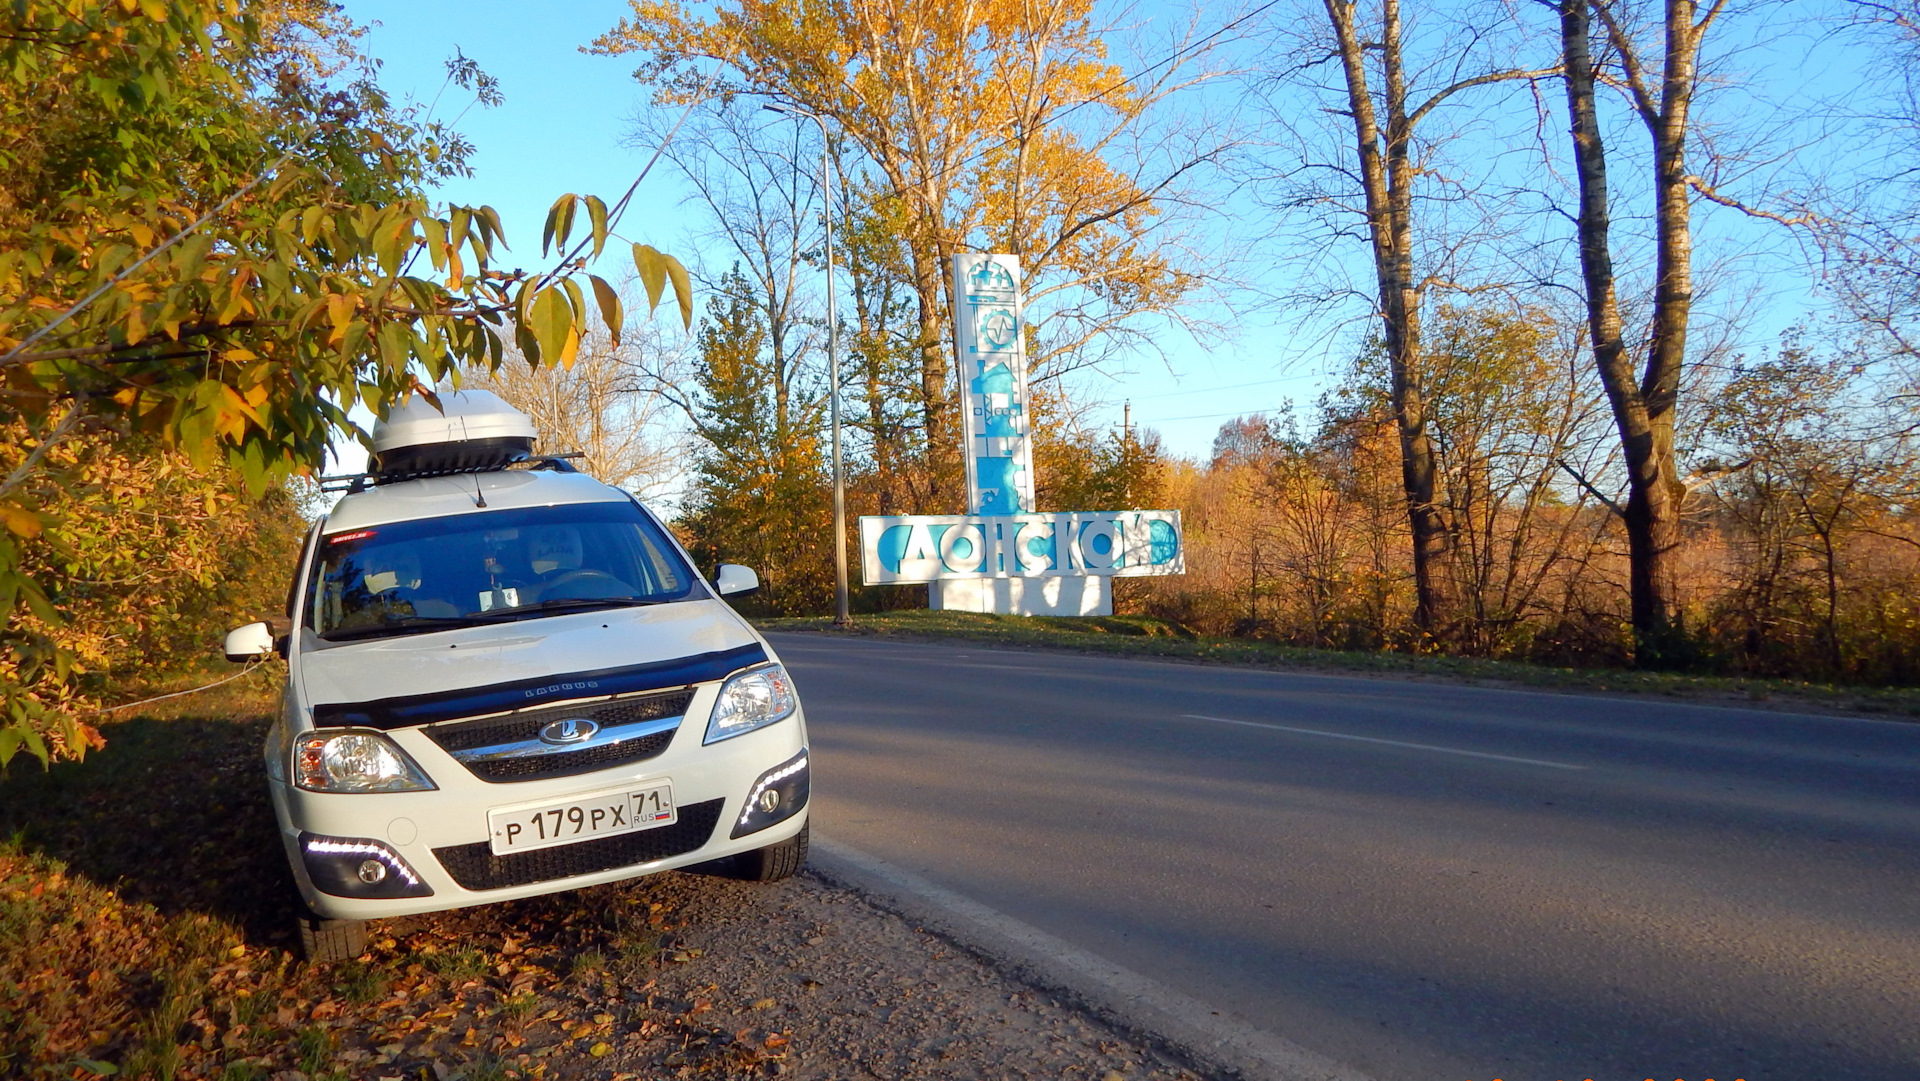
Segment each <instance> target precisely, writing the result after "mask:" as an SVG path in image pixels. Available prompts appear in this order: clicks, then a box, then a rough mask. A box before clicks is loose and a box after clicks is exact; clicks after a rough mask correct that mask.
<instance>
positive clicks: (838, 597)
mask: <svg viewBox="0 0 1920 1081" xmlns="http://www.w3.org/2000/svg"><path fill="white" fill-rule="evenodd" d="M762 108H764V109H766V110H767V111H768V112H770V113H782V114H785V115H788V116H804V117H806V118H807V119H809V120H812V121H813V122H814V123H815V124H818V125H820V197H821V200H822V205H823V206H824V207H825V208H826V214H825V215H824V217H825V218H826V222H827V384H828V385H827V397H828V401H829V403H830V409H831V412H832V417H833V625H834V626H836V627H851V626H853V613H852V612H851V611H850V610H849V609H848V607H847V474H846V470H845V469H844V468H842V466H841V463H840V316H839V313H838V311H837V310H836V309H835V308H834V303H833V166H832V157H831V153H830V149H829V147H828V146H827V122H826V121H824V120H822V119H820V117H819V116H818V115H816V114H814V113H810V112H808V111H807V110H805V109H799V108H795V107H794V106H791V105H765V106H762ZM797 224H798V223H796V226H797Z"/></svg>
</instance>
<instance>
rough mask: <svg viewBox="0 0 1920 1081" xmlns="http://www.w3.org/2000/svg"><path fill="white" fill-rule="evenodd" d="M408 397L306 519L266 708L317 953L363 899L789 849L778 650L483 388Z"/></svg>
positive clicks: (729, 585) (795, 780) (637, 509)
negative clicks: (366, 466)
mask: <svg viewBox="0 0 1920 1081" xmlns="http://www.w3.org/2000/svg"><path fill="white" fill-rule="evenodd" d="M440 401H441V404H442V406H443V407H444V409H445V412H444V413H442V412H441V411H440V410H438V409H436V408H434V406H432V405H431V404H429V403H427V402H425V401H422V400H415V401H414V402H411V403H409V404H408V405H406V406H403V407H401V408H400V409H398V410H396V411H395V413H394V415H393V417H392V418H390V419H389V421H387V422H386V423H384V424H382V425H380V426H378V427H376V429H375V431H374V449H375V454H374V472H373V473H372V474H370V475H369V476H368V477H366V478H362V479H359V480H357V481H356V482H355V483H354V485H353V488H352V489H351V490H350V491H349V492H348V494H347V495H346V496H344V497H343V498H342V499H341V500H340V502H339V504H338V505H337V506H336V507H334V509H333V511H332V512H331V513H329V514H328V515H327V516H326V517H325V518H324V519H322V520H321V521H320V523H319V524H318V525H316V526H315V527H314V529H313V531H312V533H311V534H310V535H309V537H308V539H307V544H306V550H305V553H304V554H303V555H302V557H301V562H300V566H299V568H298V570H297V571H296V573H295V576H294V580H293V585H292V589H291V591H290V594H289V601H288V611H287V615H288V618H289V619H290V620H291V622H292V627H291V631H290V632H289V633H288V635H286V636H285V637H284V638H282V639H280V640H278V641H276V640H275V639H274V638H273V636H272V634H271V631H270V630H269V628H268V625H267V624H266V623H252V624H248V625H247V626H244V627H241V628H238V629H237V630H235V631H233V632H232V633H230V634H229V635H228V636H227V641H226V654H227V657H228V659H229V660H235V661H245V660H253V659H258V658H261V657H264V656H265V655H267V654H268V653H270V652H272V651H274V650H275V649H279V650H280V651H281V652H282V653H283V654H284V656H285V657H286V658H287V687H286V695H285V705H284V708H283V710H282V712H281V715H280V717H279V719H278V720H277V721H276V722H275V723H274V725H273V728H272V730H271V731H270V732H269V734H268V737H267V743H266V769H267V776H268V782H269V787H270V788H271V790H272V796H273V807H274V814H275V816H276V817H277V818H278V820H279V827H280V837H281V840H282V841H283V842H284V843H285V845H286V850H287V857H288V860H289V862H290V863H291V864H292V867H293V876H294V879H295V881H296V882H297V883H298V885H299V890H300V894H301V896H302V898H303V900H304V901H305V904H306V907H307V909H308V910H309V911H308V912H306V913H303V914H302V918H301V925H300V926H301V938H302V945H303V946H304V947H305V948H306V950H307V954H308V956H309V957H310V958H312V959H315V960H329V959H338V958H342V957H351V956H355V955H357V954H358V953H360V952H361V950H362V948H363V945H364V941H365V930H364V922H363V921H365V920H368V919H377V918H385V917H392V916H403V915H409V914H414V913H421V912H431V911H438V910H442V909H450V908H460V907H463V906H467V905H477V904H487V903H490V902H494V901H503V900H510V899H513V898H519V897H530V896H533V895H536V894H543V893H552V892H556V891H559V890H570V889H578V888H580V887H583V886H592V885H597V884H600V883H604V882H614V881H618V880H621V879H626V878H633V877H636V876H639V875H645V874H651V873H653V872H656V871H662V870H667V869H669V868H675V867H686V866H688V865H691V864H700V863H708V862H710V861H715V860H722V859H725V860H727V861H728V864H727V866H728V867H729V869H730V870H731V871H732V872H733V873H735V874H737V875H739V876H741V877H745V878H750V879H757V880H761V881H771V880H774V879H779V878H785V877H787V876H789V875H791V874H793V873H794V872H795V871H797V870H798V869H799V868H800V866H801V864H802V863H803V862H804V861H805V859H806V853H807V798H808V794H809V781H810V777H809V769H808V760H807V730H806V722H805V719H804V717H803V716H802V713H801V709H800V700H799V697H798V695H797V694H796V693H795V690H794V686H793V681H792V679H791V678H790V677H789V676H788V675H787V672H786V669H785V668H783V667H782V666H781V664H780V659H779V658H778V657H777V656H775V655H774V651H773V649H772V647H770V646H769V645H768V644H767V643H766V640H765V639H763V638H761V637H760V635H759V634H757V633H756V632H755V631H754V630H753V628H752V627H750V626H748V625H747V623H746V621H744V620H743V619H741V618H740V616H739V615H737V614H736V613H735V612H734V611H733V609H732V608H730V607H729V606H728V605H727V604H726V603H725V602H724V601H722V600H721V599H720V597H721V596H722V595H724V594H730V593H738V592H745V591H749V590H751V589H754V588H757V586H758V584H759V580H758V578H757V576H756V575H755V574H754V572H753V571H751V570H749V569H748V568H745V567H739V566H733V565H723V566H722V567H721V568H720V570H719V573H718V575H717V576H716V581H714V582H711V583H710V582H707V581H706V580H704V579H703V578H702V577H701V576H700V574H699V573H698V572H697V571H695V570H694V568H693V564H692V561H691V560H690V559H689V558H688V557H687V553H686V551H685V550H684V549H682V548H681V547H680V545H679V544H678V543H677V542H676V541H675V540H674V538H673V535H672V533H671V532H669V531H668V530H667V529H666V528H665V527H664V526H662V524H661V523H660V522H659V520H658V519H656V518H655V517H654V516H653V515H652V514H651V513H650V512H649V511H648V510H647V509H646V508H645V507H643V506H641V504H640V503H639V502H638V501H637V500H635V499H634V498H633V497H632V496H631V495H629V494H627V493H626V492H623V491H621V490H620V489H618V488H613V487H609V486H608V485H605V484H602V483H600V482H598V481H596V480H594V479H593V478H591V477H589V476H587V475H585V474H583V473H579V472H576V471H574V470H573V469H572V468H571V467H570V466H569V465H568V464H567V463H566V462H565V461H564V460H561V459H554V458H546V459H541V458H534V457H531V456H530V455H529V454H528V449H529V448H530V447H531V445H532V436H533V431H532V426H531V424H530V423H529V422H528V421H527V419H526V417H525V416H524V415H522V414H520V413H518V412H517V411H514V410H513V409H511V408H510V407H508V406H506V405H505V404H504V403H503V402H501V401H500V400H499V399H498V398H496V397H494V396H493V395H490V394H486V393H484V392H472V391H468V392H458V393H453V394H444V395H441V396H440Z"/></svg>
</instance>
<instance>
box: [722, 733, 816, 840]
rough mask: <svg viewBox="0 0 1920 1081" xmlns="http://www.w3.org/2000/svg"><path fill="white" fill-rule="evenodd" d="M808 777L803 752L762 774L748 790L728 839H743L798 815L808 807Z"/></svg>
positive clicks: (805, 753)
mask: <svg viewBox="0 0 1920 1081" xmlns="http://www.w3.org/2000/svg"><path fill="white" fill-rule="evenodd" d="M808 777H809V771H808V766H807V752H805V751H801V752H800V753H799V754H797V755H794V756H793V757H792V758H789V759H787V760H786V761H785V762H782V763H780V764H779V765H777V766H775V767H773V768H772V769H770V770H768V771H767V772H765V773H762V774H761V775H760V779H759V780H757V781H755V782H753V787H752V788H750V789H748V790H747V798H746V801H745V802H744V803H743V804H741V807H740V818H739V820H738V821H736V822H734V824H733V833H732V834H730V836H732V837H745V836H746V835H747V834H749V833H756V832H758V831H760V830H763V829H766V828H767V827H768V826H771V825H773V824H774V823H776V822H785V821H786V820H787V819H789V818H792V817H793V816H794V815H797V814H799V813H800V809H801V808H803V807H805V806H806V805H807V793H808V790H809V788H810V784H809V780H808Z"/></svg>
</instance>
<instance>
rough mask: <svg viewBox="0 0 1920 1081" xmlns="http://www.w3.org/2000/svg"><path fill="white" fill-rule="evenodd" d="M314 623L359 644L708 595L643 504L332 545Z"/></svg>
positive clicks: (532, 512)
mask: <svg viewBox="0 0 1920 1081" xmlns="http://www.w3.org/2000/svg"><path fill="white" fill-rule="evenodd" d="M314 560H315V565H314V573H313V575H312V577H311V579H310V581H311V583H312V587H311V588H312V590H313V592H312V595H311V597H310V598H309V601H310V603H309V604H308V606H307V625H308V626H309V627H312V628H313V629H314V630H315V631H317V632H319V634H320V636H321V637H322V638H325V639H327V640H329V641H347V640H351V639H356V638H373V637H382V636H386V635H396V634H414V633H419V632H423V631H430V630H438V629H444V628H447V627H455V626H471V625H474V624H480V623H493V622H503V621H509V620H515V619H527V618H531V617H535V616H542V615H554V614H558V613H561V612H566V611H574V610H579V609H583V608H604V607H620V606H626V605H635V604H655V603H660V602H663V601H677V600H686V599H689V598H692V597H696V596H704V593H700V592H698V591H697V589H696V586H695V584H694V581H695V580H694V576H693V572H692V571H691V570H689V569H688V567H687V565H686V561H685V560H683V559H681V558H680V554H679V553H678V552H677V551H676V550H675V549H674V547H673V545H672V544H671V543H670V542H669V541H668V540H667V539H666V537H665V536H663V535H662V533H661V531H660V527H659V526H658V525H656V524H655V523H654V521H653V519H651V518H649V517H648V516H647V515H646V514H645V513H644V512H642V511H641V510H640V508H639V507H637V506H635V505H634V504H632V503H626V502H621V503H611V502H609V503H573V504H563V505H561V506H557V507H530V508H525V509H520V510H497V511H488V512H485V513H482V514H463V515H457V516H454V517H449V518H430V519H425V520H421V521H413V522H395V523H392V524H390V525H382V526H377V527H374V528H370V529H355V530H348V531H345V532H340V533H334V534H331V535H329V536H323V537H321V538H320V543H319V545H318V546H317V550H316V551H315V553H314Z"/></svg>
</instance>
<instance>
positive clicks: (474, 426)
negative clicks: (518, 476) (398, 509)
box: [373, 390, 533, 477]
mask: <svg viewBox="0 0 1920 1081" xmlns="http://www.w3.org/2000/svg"><path fill="white" fill-rule="evenodd" d="M439 397H440V406H441V408H440V409H435V408H434V407H433V403H432V402H429V401H428V400H427V399H426V398H424V397H420V396H418V395H416V396H414V397H412V398H409V399H408V400H407V401H406V403H405V404H404V405H401V406H399V407H397V408H395V409H394V410H393V412H392V413H390V414H388V415H387V419H386V420H383V421H380V422H378V423H376V424H375V425H374V426H373V471H374V472H375V473H378V474H381V475H382V476H395V477H398V476H420V475H424V474H431V473H470V472H480V471H484V470H489V469H500V468H502V467H504V466H505V465H507V464H508V463H509V462H517V461H520V460H521V459H523V458H526V457H527V456H528V455H529V454H531V453H533V421H531V420H528V419H527V415H526V414H525V413H522V412H520V411H519V410H518V409H515V408H514V407H512V406H510V405H508V404H507V403H505V402H503V401H501V400H500V398H499V397H498V396H497V395H495V394H492V393H490V392H488V391H484V390H455V391H449V392H447V393H443V394H441V395H440V396H439ZM443 410H444V412H443Z"/></svg>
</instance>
